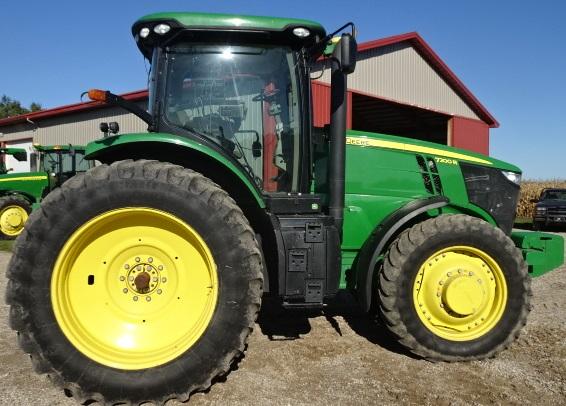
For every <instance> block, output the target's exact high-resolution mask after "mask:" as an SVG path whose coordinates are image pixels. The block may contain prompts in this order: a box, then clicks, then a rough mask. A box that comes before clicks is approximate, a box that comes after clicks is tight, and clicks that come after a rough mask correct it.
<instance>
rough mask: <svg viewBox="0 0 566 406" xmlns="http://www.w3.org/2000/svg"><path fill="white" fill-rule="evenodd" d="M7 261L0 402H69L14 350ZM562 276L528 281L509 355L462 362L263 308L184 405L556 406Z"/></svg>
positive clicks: (346, 316) (564, 349)
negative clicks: (222, 366) (421, 355)
mask: <svg viewBox="0 0 566 406" xmlns="http://www.w3.org/2000/svg"><path fill="white" fill-rule="evenodd" d="M563 235H564V236H566V233H563ZM8 260H9V254H7V253H0V273H1V275H2V276H1V277H0V296H1V297H0V301H1V303H2V305H1V307H0V405H37V406H39V405H74V404H76V403H75V402H74V400H73V399H69V398H66V397H65V395H64V394H63V393H62V392H61V391H59V390H57V389H55V388H54V387H52V386H51V384H50V383H49V381H48V380H47V378H45V377H44V376H38V375H36V374H35V373H34V372H33V371H32V368H31V364H30V362H29V360H28V358H27V356H26V355H25V354H23V353H22V352H21V351H20V350H19V349H18V348H17V344H16V336H15V333H14V332H12V331H11V330H10V329H9V328H8V326H7V322H6V319H7V313H8V307H7V306H6V305H3V303H4V291H5V285H6V281H5V278H4V276H3V275H4V269H5V267H6V264H7V262H8ZM565 273H566V267H562V268H561V269H559V270H556V271H554V272H551V273H549V274H546V275H544V276H542V277H540V278H537V279H534V280H533V293H534V298H533V303H534V306H533V311H532V312H531V315H530V317H529V322H528V324H527V326H526V328H525V330H524V332H523V334H522V335H521V337H520V338H519V340H518V341H517V342H515V343H514V344H513V345H512V346H511V348H510V349H508V350H507V351H504V352H503V353H501V354H500V355H499V356H498V357H497V358H496V359H491V360H487V361H475V362H470V363H459V364H445V363H431V362H428V361H423V360H420V359H415V358H414V357H412V356H411V355H408V354H407V353H405V352H404V351H403V350H402V349H401V348H400V347H398V346H397V345H396V344H395V343H394V342H392V341H391V340H390V339H389V338H388V336H387V335H386V334H385V332H384V330H383V328H382V327H381V326H379V325H376V324H374V323H373V322H371V321H369V320H368V319H367V318H365V317H363V316H362V315H360V314H358V313H357V312H356V311H355V310H354V309H352V308H346V309H342V311H341V312H336V311H329V312H327V313H312V314H311V313H305V312H286V313H283V312H280V311H277V310H273V309H269V307H268V308H266V310H264V311H263V312H262V315H261V317H260V320H259V323H258V325H257V328H256V329H255V331H254V333H253V334H252V336H251V339H250V342H249V349H248V351H247V353H246V357H245V358H244V359H243V360H242V361H241V362H240V363H239V365H238V367H237V369H236V370H234V371H232V372H231V373H230V374H229V375H228V377H227V378H226V379H223V380H220V381H219V382H217V383H216V384H215V385H214V386H213V387H212V388H211V389H210V390H209V391H208V392H207V393H199V394H195V395H193V396H192V397H191V400H190V401H189V404H190V405H220V404H231V405H247V404H252V403H253V404H259V405H267V404H269V405H291V404H312V405H327V404H345V405H350V404H352V405H353V404H385V405H387V404H415V405H417V404H418V405H421V404H425V405H454V406H457V405H470V404H471V405H498V404H505V405H508V404H511V405H524V404H534V405H559V404H566V339H565V337H566V295H565V293H564V292H565V291H566V278H565ZM338 314H340V315H338ZM174 405H180V403H178V402H175V401H171V402H169V403H168V406H174Z"/></svg>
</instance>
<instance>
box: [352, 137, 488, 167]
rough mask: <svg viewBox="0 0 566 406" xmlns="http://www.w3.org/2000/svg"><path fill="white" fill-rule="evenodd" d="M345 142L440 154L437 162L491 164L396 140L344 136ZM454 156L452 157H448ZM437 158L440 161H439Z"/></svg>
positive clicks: (361, 145)
mask: <svg viewBox="0 0 566 406" xmlns="http://www.w3.org/2000/svg"><path fill="white" fill-rule="evenodd" d="M346 144H347V145H355V146H358V147H374V148H384V149H397V150H400V151H406V152H417V153H419V154H428V155H442V156H443V158H441V157H435V159H436V161H437V162H440V163H446V164H452V165H457V164H458V161H457V159H461V160H464V161H470V162H477V163H480V164H484V165H493V164H492V162H490V161H488V160H487V159H482V158H478V157H475V156H470V155H466V154H462V153H459V152H453V151H445V150H443V149H439V148H431V147H424V146H421V145H414V144H406V143H403V142H396V141H387V140H377V139H375V138H366V137H346ZM449 158H454V159H449ZM439 159H440V160H441V161H439Z"/></svg>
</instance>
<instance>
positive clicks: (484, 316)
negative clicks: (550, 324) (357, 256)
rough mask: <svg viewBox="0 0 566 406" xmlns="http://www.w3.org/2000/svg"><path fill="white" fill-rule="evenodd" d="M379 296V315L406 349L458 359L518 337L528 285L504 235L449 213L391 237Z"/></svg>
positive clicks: (483, 354)
mask: <svg viewBox="0 0 566 406" xmlns="http://www.w3.org/2000/svg"><path fill="white" fill-rule="evenodd" d="M378 296H379V300H380V314H381V317H382V318H383V319H384V321H385V322H386V325H387V327H388V328H389V330H390V331H391V332H392V333H393V335H394V336H395V337H396V338H397V339H398V341H399V342H400V343H401V344H402V345H404V346H405V347H406V348H408V349H409V350H410V351H411V352H413V353H414V354H417V355H419V356H422V357H424V358H428V359H432V360H442V361H462V360H473V359H483V358H487V357H491V356H494V355H495V354H497V353H498V352H499V351H501V350H503V349H504V348H506V347H508V346H509V345H510V344H511V343H512V342H513V341H514V340H515V339H516V338H517V337H518V335H519V332H520V330H521V328H522V327H523V326H524V325H525V323H526V319H527V315H528V313H529V311H530V304H529V303H530V297H531V288H530V277H529V276H528V273H527V266H526V264H525V261H524V260H523V257H522V255H521V252H520V251H519V250H518V249H517V248H516V247H515V246H514V244H513V242H512V241H511V239H510V238H509V237H507V236H506V235H505V234H504V233H503V232H502V231H501V230H500V229H498V228H495V227H493V226H491V225H490V224H488V223H486V222H485V221H482V220H480V219H477V218H474V217H470V216H466V215H449V216H439V217H437V218H434V219H430V220H426V221H424V222H422V223H419V224H416V225H415V226H413V227H411V228H410V229H408V230H406V231H405V232H403V233H401V234H400V235H399V237H398V238H397V240H396V241H394V242H393V243H392V244H391V246H390V248H389V251H388V253H387V256H386V258H385V260H384V264H383V268H382V270H381V273H380V279H379V290H378Z"/></svg>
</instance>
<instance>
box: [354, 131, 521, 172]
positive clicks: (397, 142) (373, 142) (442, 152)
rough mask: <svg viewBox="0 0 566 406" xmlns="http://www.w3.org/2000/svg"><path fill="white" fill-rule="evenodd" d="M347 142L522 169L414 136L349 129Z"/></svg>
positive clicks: (504, 168) (498, 167)
mask: <svg viewBox="0 0 566 406" xmlns="http://www.w3.org/2000/svg"><path fill="white" fill-rule="evenodd" d="M346 143H347V144H349V145H357V146H360V147H370V148H372V147H373V148H383V149H394V150H399V151H406V152H410V153H420V154H426V155H431V156H433V157H434V158H440V159H447V160H452V162H451V163H455V164H457V163H459V162H460V161H463V162H466V163H470V164H475V165H481V166H487V167H491V168H497V169H500V170H502V171H509V172H515V173H518V174H520V173H521V169H519V168H518V167H517V166H515V165H512V164H510V163H507V162H504V161H500V160H498V159H495V158H491V157H489V156H487V155H483V154H479V153H476V152H471V151H468V150H464V149H460V148H454V147H449V146H447V145H441V144H436V143H433V142H427V141H420V140H416V139H413V138H405V137H397V136H393V135H386V134H377V133H368V132H363V131H348V132H347V133H346Z"/></svg>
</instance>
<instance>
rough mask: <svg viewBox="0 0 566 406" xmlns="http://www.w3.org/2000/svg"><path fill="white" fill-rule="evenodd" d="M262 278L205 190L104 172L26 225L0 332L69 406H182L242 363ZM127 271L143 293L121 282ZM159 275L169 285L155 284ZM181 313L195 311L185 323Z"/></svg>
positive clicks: (126, 164) (117, 170) (252, 249)
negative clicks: (11, 336)
mask: <svg viewBox="0 0 566 406" xmlns="http://www.w3.org/2000/svg"><path fill="white" fill-rule="evenodd" d="M185 226H186V227H185ZM89 230H90V231H89ZM171 230H173V231H171ZM183 230H187V231H186V234H183V233H185V231H183ZM89 233H90V234H89ZM116 233H117V234H116ZM132 233H133V234H132ZM113 236H114V237H116V238H114V237H113ZM163 236H164V237H163ZM138 237H139V241H140V242H139V243H138V242H137V241H138ZM113 238H114V239H113ZM130 240H131V241H133V242H130ZM142 240H143V241H142ZM85 241H86V242H85ZM104 241H106V242H107V243H108V244H107V245H106V246H103V247H104V249H100V247H101V245H100V244H102V243H103V242H104ZM74 244H75V245H74ZM81 244H82V245H81ZM97 244H98V245H97ZM120 244H123V247H124V248H122V245H120ZM177 246H179V247H182V248H183V249H181V250H177V251H175V250H174V249H175V247H177ZM171 247H172V248H171ZM136 250H138V251H139V252H141V254H139V255H138V254H137V253H136V252H138V251H136ZM144 250H145V251H144ZM113 252H114V253H116V254H115V256H114V257H113V255H114V254H112V253H113ZM195 252H196V254H195ZM60 253H64V255H62V254H60ZM206 253H209V254H206ZM145 254H147V255H145ZM87 255H88V257H85V258H86V261H87V262H83V266H82V267H81V266H79V265H80V264H81V261H82V260H83V259H84V258H83V257H84V256H87ZM115 258H117V260H116V261H114V259H115ZM124 258H129V259H124ZM207 260H208V262H206V261H207ZM113 261H114V262H116V264H118V265H117V266H114V262H113ZM120 261H121V262H120ZM176 261H179V262H176ZM124 263H125V265H124ZM130 263H131V266H130ZM84 264H87V266H84ZM158 264H163V265H158ZM202 264H205V265H202ZM207 264H208V265H207ZM75 265H76V266H75ZM262 267H263V265H262V262H261V255H260V249H259V246H258V243H257V241H256V239H255V235H254V233H253V231H252V229H251V227H250V225H249V223H248V221H247V220H246V218H245V217H244V215H243V213H242V211H241V210H240V209H239V208H238V206H237V205H236V203H235V202H234V201H233V200H232V199H231V198H230V197H229V196H228V194H227V193H226V192H224V191H223V190H222V189H220V187H219V186H217V185H216V184H214V183H213V182H212V181H210V180H209V179H208V178H206V177H204V176H203V175H201V174H199V173H196V172H193V171H191V170H189V169H185V168H182V167H179V166H176V165H172V164H167V163H162V162H157V161H144V160H140V161H120V162H116V163H113V164H112V165H110V166H107V165H102V166H98V167H96V168H93V169H91V170H90V171H88V172H86V173H84V174H78V175H77V176H75V177H73V178H71V179H70V180H69V181H68V182H66V183H65V184H64V185H63V186H62V187H61V188H59V189H56V190H55V191H53V192H52V193H50V194H49V196H48V197H47V198H46V199H45V200H44V201H43V203H42V205H41V209H40V210H37V211H36V212H35V213H33V215H32V216H31V217H30V220H29V222H28V226H26V229H25V231H24V232H23V234H22V235H21V236H20V237H19V238H18V240H17V242H16V245H15V250H14V255H13V257H12V260H11V261H10V264H9V268H8V277H9V285H8V292H7V301H8V303H9V305H10V325H11V327H12V328H13V329H14V330H16V331H17V332H18V337H19V343H20V346H21V347H22V349H23V350H24V351H25V352H27V353H29V354H30V355H31V358H32V362H33V365H34V367H35V369H36V371H37V372H38V373H47V374H49V376H50V378H51V380H52V381H53V382H55V383H56V384H57V385H58V386H60V387H61V388H63V389H64V390H65V392H66V393H68V394H72V395H73V396H74V397H76V398H77V399H78V400H79V401H80V402H85V401H88V400H96V401H98V402H100V403H102V404H115V403H120V402H125V403H127V404H130V403H133V404H141V403H144V402H153V403H154V404H163V403H164V402H166V401H167V400H169V399H173V398H176V399H178V400H180V401H186V400H188V398H189V396H190V394H191V393H192V392H195V391H199V390H205V389H207V388H208V387H209V386H210V385H211V382H212V381H213V379H214V378H215V377H218V376H219V375H223V374H226V373H227V372H228V371H229V369H230V367H231V364H232V363H233V362H235V360H237V359H238V357H240V356H241V355H242V354H243V351H244V349H245V345H246V341H247V338H248V336H249V335H250V333H251V331H252V328H253V326H254V322H255V319H256V317H257V313H258V311H259V308H260V302H261V294H262V286H263V285H262ZM135 269H138V271H139V272H138V275H140V272H141V273H147V275H146V276H147V280H144V278H145V276H144V278H138V277H136V278H135V279H134V278H133V276H135V275H134V274H131V275H132V278H131V280H130V276H129V275H130V273H128V272H134V271H132V270H135ZM146 269H147V271H146ZM71 271H72V272H71ZM160 271H162V272H165V271H167V272H169V273H168V274H167V278H165V277H164V276H163V275H161V274H159V277H156V278H155V279H153V278H154V276H152V275H156V274H154V272H157V273H159V272H160ZM81 272H82V273H81ZM122 273H124V275H122ZM195 275H196V276H195ZM199 275H200V276H199ZM207 275H209V276H210V278H209V279H207ZM156 276H157V275H156ZM162 276H163V277H162ZM197 277H198V278H200V279H198V278H197ZM183 278H184V279H183ZM165 279H167V280H165ZM183 280H185V281H187V280H188V281H189V282H190V283H188V284H187V283H183ZM130 281H131V283H129V282H130ZM153 281H155V283H162V284H161V285H159V286H161V287H162V292H158V289H157V288H158V286H155V287H154V286H153V285H151V283H152V282H153ZM203 281H204V282H203ZM91 282H92V283H91ZM192 285H194V286H195V287H194V289H193V288H191V286H192ZM201 285H202V286H201ZM205 285H210V286H205ZM199 286H201V287H203V288H205V289H208V290H206V292H209V293H205V294H203V293H202V291H201V290H199V289H200V288H199ZM95 288H96V289H99V290H98V291H97V292H101V293H100V294H97V295H94V294H92V293H90V292H91V290H92V289H95ZM197 288H198V289H197ZM191 289H193V290H191ZM122 290H123V291H124V292H122ZM159 290H161V289H159ZM167 290H169V292H167ZM193 291H194V293H191V292H193ZM179 292H181V293H179ZM185 293H186V295H185V296H183V295H184V294H185ZM214 295H216V296H214ZM81 296H83V298H81ZM193 296H194V299H193ZM136 297H137V298H138V299H139V300H136V299H135V298H136ZM211 297H212V298H213V299H210V298H211ZM124 298H126V299H124ZM148 298H149V299H148ZM152 298H153V300H151V299H152ZM199 298H202V300H201V299H199ZM132 299H133V300H132ZM81 300H83V301H82V302H81ZM198 300H201V302H202V303H204V304H203V305H202V306H201V307H199V306H194V305H193V303H197V302H198V303H201V302H199V301H198ZM185 302H186V305H183V303H185ZM160 303H162V304H160ZM179 303H181V304H179ZM154 305H155V306H158V307H151V306H154ZM117 306H122V307H120V308H119V311H114V310H113V309H115V308H116V307H117ZM137 306H139V307H137ZM159 306H161V307H159ZM211 306H212V307H211ZM193 308H196V310H195V311H198V310H199V309H202V311H201V312H200V313H198V312H197V313H196V315H195V316H194V317H193V316H192V312H193ZM211 309H212V310H211ZM85 314H87V315H89V314H90V315H92V317H82V318H81V317H79V316H81V315H85ZM142 319H143V320H142ZM193 319H194V320H196V321H194V323H193V322H192V321H191V320H193ZM75 320H78V321H80V323H76V321H75ZM146 321H147V323H146ZM105 323H106V324H105ZM167 323H169V324H167ZM191 323H193V324H191ZM77 325H78V327H77ZM154 325H155V326H161V327H159V328H157V327H153V326H154ZM121 326H125V327H124V329H123V330H120V328H121ZM128 326H129V327H128ZM162 326H166V327H165V328H163V327H162ZM193 326H194V328H193ZM100 331H102V333H101V334H98V333H99V332H100ZM116 331H118V332H119V333H120V335H118V336H117V340H115V341H113V342H116V345H115V346H112V344H108V342H107V340H106V339H107V338H108V337H110V336H112V335H113V334H114V335H115V332H116ZM180 331H181V332H183V331H186V334H185V335H182V334H181V335H179V337H180V338H179V340H176V341H175V340H173V339H171V338H169V337H171V336H173V335H175V334H177V333H178V332H180ZM143 332H145V333H147V334H146V335H142V333H143ZM179 334H180V333H179ZM147 337H150V339H149V340H147V339H145V338H147ZM92 343H94V344H92ZM155 343H157V344H155ZM161 343H162V344H161ZM154 344H155V345H154ZM183 346H184V347H183ZM107 347H108V350H106V348H107ZM185 347H187V348H185ZM179 348H181V349H182V350H183V351H182V352H181V353H180V354H177V353H176V351H178V349H179ZM136 351H137V352H136Z"/></svg>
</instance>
